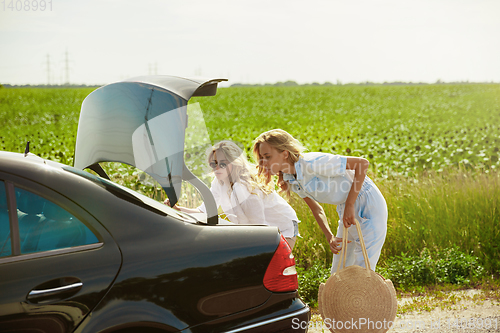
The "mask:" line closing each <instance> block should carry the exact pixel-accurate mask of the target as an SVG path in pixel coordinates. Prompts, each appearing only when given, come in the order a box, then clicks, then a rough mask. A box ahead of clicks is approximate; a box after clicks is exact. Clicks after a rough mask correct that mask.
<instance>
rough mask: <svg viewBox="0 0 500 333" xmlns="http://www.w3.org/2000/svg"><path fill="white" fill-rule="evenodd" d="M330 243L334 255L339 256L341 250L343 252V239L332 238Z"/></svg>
mask: <svg viewBox="0 0 500 333" xmlns="http://www.w3.org/2000/svg"><path fill="white" fill-rule="evenodd" d="M328 243H329V244H330V250H332V252H333V253H334V254H338V253H339V252H340V250H342V238H339V237H332V238H330V240H329V241H328Z"/></svg>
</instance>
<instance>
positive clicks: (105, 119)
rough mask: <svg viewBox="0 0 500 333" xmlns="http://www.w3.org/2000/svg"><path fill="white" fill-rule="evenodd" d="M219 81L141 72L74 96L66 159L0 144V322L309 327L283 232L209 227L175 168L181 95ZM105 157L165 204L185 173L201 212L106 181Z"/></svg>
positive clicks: (182, 118) (208, 89)
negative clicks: (150, 183)
mask: <svg viewBox="0 0 500 333" xmlns="http://www.w3.org/2000/svg"><path fill="white" fill-rule="evenodd" d="M218 82H220V80H207V81H200V80H188V79H183V78H177V77H167V76H160V77H142V78H138V79H132V80H127V81H123V82H118V83H114V84H110V85H107V86H104V87H102V88H100V89H97V90H96V91H94V92H93V93H92V94H90V95H89V96H88V97H87V99H86V100H85V101H84V103H83V105H82V112H81V116H80V121H79V128H78V135H77V146H76V150H75V166H74V167H72V166H66V165H63V164H59V163H56V162H52V161H48V160H44V159H42V158H40V157H38V156H36V155H33V154H31V153H29V152H28V151H27V152H26V153H25V154H20V153H10V152H0V332H47V333H58V332H80V333H90V332H92V333H94V332H122V333H125V332H146V333H147V332H149V333H158V332H305V331H307V323H308V321H309V318H310V311H309V308H308V307H307V306H306V305H305V304H304V303H303V302H302V301H301V300H300V298H299V296H298V292H297V288H298V285H297V275H296V272H295V268H294V265H295V261H294V259H293V256H292V255H291V251H290V248H289V247H288V245H287V243H286V241H285V240H284V238H283V237H282V236H281V235H280V233H279V232H278V230H277V229H276V228H273V227H268V226H244V225H229V224H224V225H222V224H220V223H219V219H218V217H217V213H216V212H217V208H216V207H215V202H214V200H213V197H212V196H211V194H210V191H209V190H208V188H207V187H206V185H204V183H203V182H201V181H200V180H198V178H197V177H196V176H194V175H193V173H191V172H190V171H189V170H188V168H187V167H186V165H185V161H184V154H183V150H184V147H183V145H184V129H185V128H186V126H187V117H186V112H185V111H186V106H187V102H188V100H189V99H190V98H191V96H203V95H205V96H208V95H214V94H215V92H216V87H217V83H218ZM158 140H159V141H158ZM160 142H161V143H160ZM106 161H114V162H121V163H126V164H129V165H132V166H134V167H137V168H138V169H141V170H143V171H145V172H146V173H148V174H149V175H151V176H152V177H153V178H155V179H156V180H157V181H158V182H159V183H160V184H161V186H162V187H163V189H164V190H165V192H166V193H167V194H168V197H169V198H171V201H172V202H175V201H177V198H179V197H180V195H181V192H180V191H181V186H180V184H181V183H182V181H188V182H190V183H192V184H193V185H194V186H196V187H197V188H198V189H199V190H200V192H201V194H202V195H203V198H204V201H205V205H206V206H207V211H208V217H207V218H206V219H201V218H200V217H198V216H192V215H188V214H183V213H181V212H178V211H176V210H174V209H171V208H170V207H168V206H166V205H163V204H162V203H159V202H157V201H155V200H153V199H151V198H149V197H147V196H144V195H142V194H139V193H137V192H135V191H132V190H131V189H128V188H126V187H124V186H121V185H118V184H116V183H114V182H112V181H110V180H109V179H107V178H108V176H107V175H106V173H105V172H104V170H103V169H102V168H101V166H100V164H99V163H101V162H106ZM87 168H88V169H91V170H94V171H95V172H96V173H97V174H99V175H100V176H97V175H96V174H94V173H90V172H88V171H87V170H85V169H87ZM214 212H215V213H214ZM300 327H302V329H300Z"/></svg>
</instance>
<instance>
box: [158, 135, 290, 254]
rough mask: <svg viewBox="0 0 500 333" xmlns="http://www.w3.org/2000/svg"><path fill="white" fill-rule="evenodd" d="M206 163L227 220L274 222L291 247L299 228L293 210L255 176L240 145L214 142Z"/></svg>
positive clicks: (253, 167)
mask: <svg viewBox="0 0 500 333" xmlns="http://www.w3.org/2000/svg"><path fill="white" fill-rule="evenodd" d="M207 163H208V165H209V166H210V167H211V168H212V170H213V173H214V176H215V178H214V180H213V181H212V185H211V188H210V191H211V192H212V194H213V195H214V198H215V202H216V203H217V207H219V206H220V207H221V208H222V210H223V211H224V214H225V215H226V216H227V217H228V218H229V220H230V221H231V222H232V223H236V224H267V225H270V226H276V227H278V229H279V230H280V232H281V234H282V235H283V236H284V237H285V239H286V240H287V242H288V244H289V245H290V248H292V249H293V246H294V245H295V241H296V237H297V236H298V230H299V229H298V222H299V220H298V218H297V215H296V214H295V211H294V210H293V208H292V207H291V206H290V205H289V204H288V203H287V202H286V200H284V199H283V198H282V197H281V196H280V195H279V194H278V193H276V191H275V190H274V188H273V186H272V184H266V183H265V182H263V181H262V180H261V179H260V178H259V177H258V176H257V166H255V165H253V164H251V163H249V162H248V161H247V159H246V157H245V154H244V152H243V151H242V150H241V149H240V147H238V146H237V145H236V144H235V143H234V142H232V141H221V142H218V143H217V144H215V145H214V146H212V147H211V148H210V149H209V150H208V151H207ZM165 203H166V204H168V203H169V202H168V199H167V200H166V201H165ZM174 208H177V209H179V210H181V211H183V212H186V213H195V212H200V211H201V212H204V213H205V212H206V209H205V205H204V204H202V205H201V206H200V207H198V208H197V209H192V208H186V207H180V206H175V207H174Z"/></svg>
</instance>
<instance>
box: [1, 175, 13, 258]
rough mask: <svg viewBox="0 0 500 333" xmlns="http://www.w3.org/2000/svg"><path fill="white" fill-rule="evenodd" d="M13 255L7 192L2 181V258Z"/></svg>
mask: <svg viewBox="0 0 500 333" xmlns="http://www.w3.org/2000/svg"><path fill="white" fill-rule="evenodd" d="M10 255H12V248H11V245H10V223H9V211H8V209H7V191H6V190H5V183H4V182H3V181H1V180H0V257H5V256H10Z"/></svg>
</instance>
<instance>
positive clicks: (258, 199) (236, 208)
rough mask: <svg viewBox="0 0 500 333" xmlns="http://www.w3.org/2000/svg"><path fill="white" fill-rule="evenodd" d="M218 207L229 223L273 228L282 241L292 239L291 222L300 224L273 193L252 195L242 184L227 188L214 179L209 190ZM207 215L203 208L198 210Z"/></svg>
mask: <svg viewBox="0 0 500 333" xmlns="http://www.w3.org/2000/svg"><path fill="white" fill-rule="evenodd" d="M210 191H212V194H213V195H214V198H215V202H216V203H217V207H218V206H220V207H221V208H222V210H223V211H224V214H226V216H227V217H228V218H229V220H230V221H231V222H233V223H236V224H266V225H270V226H276V227H278V229H279V230H280V232H281V234H282V235H283V236H284V237H288V238H291V237H293V233H294V227H293V223H292V221H297V222H299V219H298V218H297V214H295V211H294V210H293V208H292V207H291V206H290V205H289V204H288V203H287V202H286V201H285V199H283V198H282V197H281V196H280V195H279V194H278V193H276V191H273V192H271V193H270V194H267V195H266V194H265V193H263V192H262V191H261V190H260V189H254V190H253V191H252V192H251V193H250V192H249V191H248V189H247V187H246V186H245V185H244V184H242V183H241V182H236V183H234V184H233V189H232V191H231V190H230V188H229V186H228V185H226V184H225V183H224V184H221V183H220V182H219V180H217V179H214V180H213V181H212V186H211V188H210ZM198 209H200V210H201V211H202V212H206V208H205V204H202V205H201V206H200V207H198Z"/></svg>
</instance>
